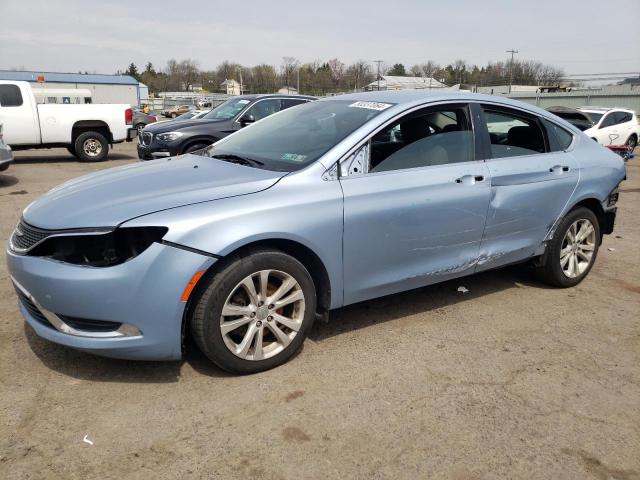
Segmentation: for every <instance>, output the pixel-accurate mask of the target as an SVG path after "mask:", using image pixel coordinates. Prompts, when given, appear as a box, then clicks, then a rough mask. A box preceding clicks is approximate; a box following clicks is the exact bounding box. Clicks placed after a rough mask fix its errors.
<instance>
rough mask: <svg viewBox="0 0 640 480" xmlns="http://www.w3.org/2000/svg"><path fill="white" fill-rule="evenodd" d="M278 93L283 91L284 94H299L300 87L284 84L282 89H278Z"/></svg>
mask: <svg viewBox="0 0 640 480" xmlns="http://www.w3.org/2000/svg"><path fill="white" fill-rule="evenodd" d="M278 93H281V94H283V95H298V89H297V88H295V87H287V86H284V87H282V88H281V89H280V90H278Z"/></svg>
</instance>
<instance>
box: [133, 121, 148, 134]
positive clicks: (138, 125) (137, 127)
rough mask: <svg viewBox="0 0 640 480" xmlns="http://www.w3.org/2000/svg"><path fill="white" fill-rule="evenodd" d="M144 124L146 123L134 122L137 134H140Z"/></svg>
mask: <svg viewBox="0 0 640 480" xmlns="http://www.w3.org/2000/svg"><path fill="white" fill-rule="evenodd" d="M146 126H147V125H146V124H144V123H137V124H136V126H135V128H136V130H137V131H138V135H140V134H141V133H142V129H143V128H144V127H146Z"/></svg>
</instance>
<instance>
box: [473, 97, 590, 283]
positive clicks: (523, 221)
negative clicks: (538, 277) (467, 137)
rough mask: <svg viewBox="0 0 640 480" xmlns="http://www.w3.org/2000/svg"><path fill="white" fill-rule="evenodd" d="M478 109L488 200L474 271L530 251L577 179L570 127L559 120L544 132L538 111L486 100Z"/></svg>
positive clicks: (562, 206) (526, 256)
mask: <svg viewBox="0 0 640 480" xmlns="http://www.w3.org/2000/svg"><path fill="white" fill-rule="evenodd" d="M482 109H483V112H484V120H485V125H486V129H485V133H484V135H485V137H484V138H485V140H486V145H487V146H488V148H489V156H490V158H489V159H488V160H487V162H486V163H487V166H488V168H489V173H490V179H491V180H490V181H491V201H490V203H489V209H488V212H487V222H486V225H485V230H484V234H483V238H482V243H481V246H480V260H479V263H478V268H477V271H481V270H486V269H489V268H493V267H498V266H501V265H506V264H508V263H512V262H516V261H519V260H523V259H526V258H528V257H531V256H532V255H534V254H536V253H537V251H538V249H539V247H540V246H541V244H542V242H543V241H544V239H545V237H546V236H547V234H548V233H549V231H550V230H551V228H552V227H553V225H554V224H555V222H556V220H557V219H558V217H559V216H560V213H561V212H562V211H563V209H564V207H565V205H566V204H567V202H568V201H569V199H570V198H571V195H572V193H573V191H574V190H575V187H576V185H577V183H578V179H579V171H578V164H577V162H576V160H575V159H574V157H573V154H572V153H571V152H570V144H571V143H572V139H573V135H572V134H571V133H570V132H567V131H566V130H564V129H563V128H561V127H559V126H557V128H560V129H561V131H560V132H558V133H557V134H556V133H555V132H548V131H547V128H546V126H545V123H543V120H542V119H541V118H540V117H537V116H536V115H532V114H530V113H528V112H525V111H522V110H518V109H513V108H507V107H503V106H497V105H489V104H485V105H482ZM546 122H548V123H549V125H550V126H551V125H555V124H551V122H549V121H546ZM551 135H553V137H551ZM562 135H563V136H564V140H563V142H562V144H561V142H560V141H558V140H557V138H558V137H560V136H562ZM567 135H568V137H567Z"/></svg>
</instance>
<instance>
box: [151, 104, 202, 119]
mask: <svg viewBox="0 0 640 480" xmlns="http://www.w3.org/2000/svg"><path fill="white" fill-rule="evenodd" d="M191 110H196V107H195V106H194V105H179V106H177V107H173V108H170V109H168V110H163V111H162V112H160V114H161V115H163V116H164V117H167V118H176V117H178V116H180V115H182V114H183V113H187V112H189V111H191Z"/></svg>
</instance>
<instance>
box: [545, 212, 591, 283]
mask: <svg viewBox="0 0 640 480" xmlns="http://www.w3.org/2000/svg"><path fill="white" fill-rule="evenodd" d="M582 219H585V220H589V221H590V222H591V224H592V225H593V228H594V230H595V245H594V248H593V254H592V257H591V263H590V264H589V265H588V266H587V268H586V269H585V270H584V271H583V272H582V273H581V274H580V275H578V276H576V277H573V278H571V277H569V276H567V275H566V274H565V273H564V271H563V270H562V267H561V266H560V250H561V249H562V244H563V241H564V238H565V235H566V233H567V230H568V229H569V228H570V227H571V225H572V224H573V223H574V222H576V221H578V220H582ZM600 240H601V236H600V225H599V223H598V219H597V217H596V216H595V214H594V213H593V212H592V211H591V210H589V209H588V208H585V207H578V208H575V209H573V210H571V211H570V212H569V213H568V214H567V215H566V216H565V217H564V218H563V219H562V221H561V222H560V224H559V225H558V228H557V229H556V231H555V233H554V235H553V239H551V241H550V242H549V243H548V244H547V249H546V251H545V253H544V255H543V257H542V262H541V265H540V266H539V267H538V269H537V272H536V273H537V274H538V277H539V278H540V279H541V280H542V281H543V282H545V283H548V284H549V285H552V286H554V287H559V288H568V287H573V286H575V285H577V284H579V283H580V282H581V281H582V280H584V278H585V277H586V276H587V275H588V274H589V272H590V271H591V268H592V267H593V264H594V263H595V261H596V258H597V256H598V249H599V247H600Z"/></svg>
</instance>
